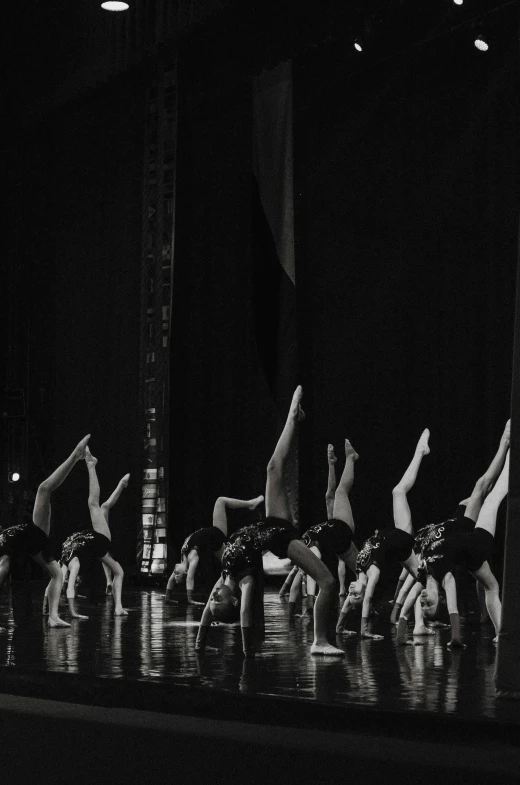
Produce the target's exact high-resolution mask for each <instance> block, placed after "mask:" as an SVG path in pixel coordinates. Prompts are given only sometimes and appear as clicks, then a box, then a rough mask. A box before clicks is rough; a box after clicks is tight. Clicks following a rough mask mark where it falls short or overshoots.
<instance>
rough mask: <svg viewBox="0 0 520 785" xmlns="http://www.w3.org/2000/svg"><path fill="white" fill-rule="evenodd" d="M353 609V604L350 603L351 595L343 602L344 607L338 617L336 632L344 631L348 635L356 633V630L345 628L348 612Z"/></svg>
mask: <svg viewBox="0 0 520 785" xmlns="http://www.w3.org/2000/svg"><path fill="white" fill-rule="evenodd" d="M351 610H352V605H351V603H350V597H347V599H346V600H345V602H344V603H343V607H342V608H341V612H340V614H339V617H338V623H337V624H336V634H339V633H340V632H342V633H345V634H346V635H356V633H355V632H354V630H346V629H345V620H346V618H347V614H348V613H349V611H351Z"/></svg>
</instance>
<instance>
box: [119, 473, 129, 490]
mask: <svg viewBox="0 0 520 785" xmlns="http://www.w3.org/2000/svg"><path fill="white" fill-rule="evenodd" d="M129 481H130V475H129V474H125V476H124V477H123V478H122V479H121V480H120V482H121V487H122V488H128V483H129Z"/></svg>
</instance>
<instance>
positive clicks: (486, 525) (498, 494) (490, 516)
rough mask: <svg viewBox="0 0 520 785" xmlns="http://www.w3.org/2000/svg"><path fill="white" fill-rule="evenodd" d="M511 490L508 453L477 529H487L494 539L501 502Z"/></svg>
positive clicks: (481, 513) (485, 503) (485, 502)
mask: <svg viewBox="0 0 520 785" xmlns="http://www.w3.org/2000/svg"><path fill="white" fill-rule="evenodd" d="M508 488H509V451H508V452H507V455H506V458H505V461H504V465H503V467H502V471H501V472H500V476H499V478H498V480H497V481H496V484H495V487H494V488H493V490H492V491H490V493H489V494H488V496H486V498H485V500H484V504H483V505H482V509H481V510H480V514H479V516H478V518H477V523H476V526H475V528H476V529H485V530H486V531H487V532H489V533H490V534H491V535H492V536H493V537H494V536H495V530H496V526H497V513H498V508H499V507H500V504H501V502H502V501H503V499H504V497H505V496H506V494H507V491H508Z"/></svg>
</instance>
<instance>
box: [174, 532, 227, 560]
mask: <svg viewBox="0 0 520 785" xmlns="http://www.w3.org/2000/svg"><path fill="white" fill-rule="evenodd" d="M225 542H226V535H225V534H224V532H223V531H222V530H221V529H219V528H218V526H207V527H206V528H204V529H197V531H194V532H192V533H191V534H189V535H188V537H186V539H185V540H184V543H183V546H182V548H181V557H182V558H185V557H186V556H187V555H188V553H189V552H190V551H192V550H193V549H195V550H197V551H198V552H199V553H208V552H212V553H215V552H216V551H219V550H220V549H221V548H222V546H223V545H224V543H225Z"/></svg>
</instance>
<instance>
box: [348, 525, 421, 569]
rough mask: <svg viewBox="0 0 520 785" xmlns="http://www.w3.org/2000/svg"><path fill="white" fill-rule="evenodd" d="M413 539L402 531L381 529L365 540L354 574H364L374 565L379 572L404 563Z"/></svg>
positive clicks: (410, 551)
mask: <svg viewBox="0 0 520 785" xmlns="http://www.w3.org/2000/svg"><path fill="white" fill-rule="evenodd" d="M412 549H413V537H412V535H411V534H408V532H405V531H403V530H402V529H381V530H376V531H375V533H374V534H373V535H372V536H371V537H369V538H368V540H365V542H364V543H363V547H362V548H361V550H360V551H359V553H358V555H357V559H356V572H357V573H358V575H359V573H360V572H364V573H366V572H367V570H368V568H369V567H370V566H371V565H372V564H375V565H376V566H377V567H379V569H380V570H383V569H384V568H385V567H388V566H390V565H392V564H398V563H400V562H404V561H406V560H407V559H408V558H409V556H410V555H411V553H412Z"/></svg>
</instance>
